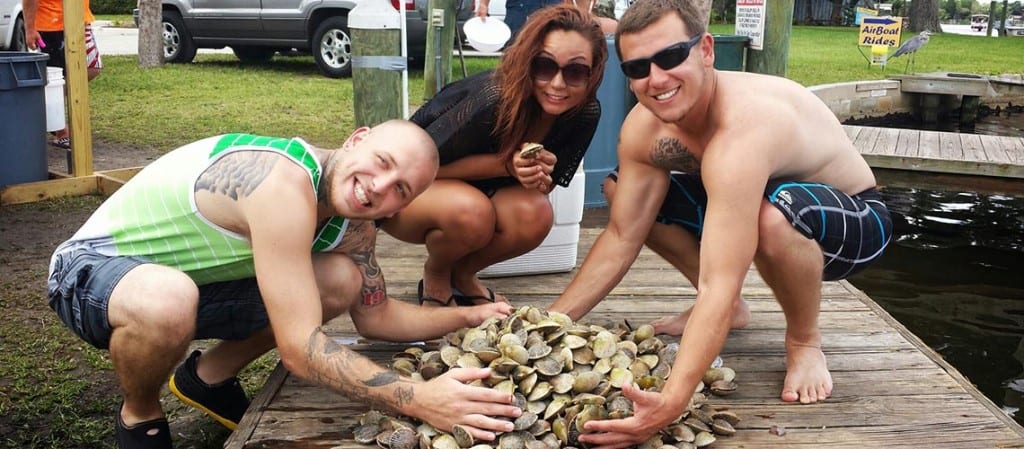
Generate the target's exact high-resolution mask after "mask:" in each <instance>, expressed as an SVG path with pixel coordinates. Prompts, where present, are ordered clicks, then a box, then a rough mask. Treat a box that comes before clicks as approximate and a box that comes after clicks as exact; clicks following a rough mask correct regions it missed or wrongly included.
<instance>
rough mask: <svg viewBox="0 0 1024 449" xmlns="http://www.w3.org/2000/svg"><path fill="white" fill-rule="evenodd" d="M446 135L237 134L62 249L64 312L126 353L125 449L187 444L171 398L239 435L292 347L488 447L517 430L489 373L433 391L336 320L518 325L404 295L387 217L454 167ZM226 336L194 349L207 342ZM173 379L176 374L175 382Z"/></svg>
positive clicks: (347, 382)
mask: <svg viewBox="0 0 1024 449" xmlns="http://www.w3.org/2000/svg"><path fill="white" fill-rule="evenodd" d="M437 167H438V157H437V149H436V148H435V147H434V143H433V140H431V138H430V136H429V135H427V134H426V133H425V132H424V131H423V130H421V129H420V128H419V127H418V126H416V125H414V124H412V123H411V122H406V121H390V122H386V123H384V124H381V125H378V126H377V127H375V128H373V129H367V128H360V129H358V130H356V131H355V132H354V133H353V134H352V135H351V136H350V137H349V138H348V140H347V141H346V142H345V144H344V145H343V146H342V147H341V148H340V149H337V150H329V149H321V148H316V147H314V146H312V145H309V144H307V143H306V142H304V141H302V140H301V139H297V138H295V139H281V138H272V137H261V136H253V135H247V134H227V135H223V136H215V137H211V138H208V139H203V140H200V141H198V142H194V143H191V144H189V145H186V146H184V147H181V148H178V149H176V150H173V151H171V152H169V153H167V154H166V155H164V156H162V157H161V158H159V159H157V160H156V161H154V162H153V163H152V164H150V165H149V166H147V167H146V168H145V169H143V170H142V171H141V172H139V173H138V174H137V175H135V177H134V178H132V179H131V180H130V181H129V182H128V183H126V184H125V185H124V186H123V187H122V188H121V189H120V190H118V191H117V192H116V193H115V194H114V195H113V196H111V197H110V198H109V199H108V200H106V201H105V202H104V203H103V204H102V205H101V206H100V207H99V209H97V211H96V212H95V213H94V214H93V215H92V217H90V218H89V220H88V221H86V223H85V224H84V225H83V226H82V228H81V229H79V231H78V232H77V233H75V235H74V236H73V237H72V238H71V239H70V240H68V241H66V242H64V243H63V244H61V245H60V246H59V247H58V248H57V250H56V251H55V252H54V255H53V258H52V261H51V267H50V277H49V283H48V284H49V300H50V306H51V307H52V308H53V309H54V310H55V311H56V312H57V314H58V316H59V317H60V318H61V320H62V321H64V323H65V324H66V325H67V326H68V327H69V328H71V329H72V330H73V331H74V332H75V333H76V334H77V335H79V337H81V338H82V339H83V340H85V341H86V342H88V343H90V344H92V345H93V346H96V347H97V348H101V349H109V350H110V358H111V360H112V361H113V363H114V371H115V373H116V374H117V376H118V379H119V380H120V383H121V389H122V392H123V397H124V401H123V403H122V405H121V407H119V408H118V412H117V414H116V420H115V423H116V437H117V442H118V446H119V447H121V448H122V449H135V448H160V449H167V448H170V447H171V437H170V433H169V430H168V424H167V419H166V418H165V417H164V414H163V411H162V409H161V407H160V390H161V386H162V385H163V383H164V382H166V381H167V379H168V376H170V381H169V387H170V390H171V391H172V392H173V393H174V394H175V395H177V396H178V397H179V398H181V399H182V400H183V401H184V402H186V403H187V404H189V405H192V406H194V407H197V408H199V409H201V410H202V411H204V412H206V413H208V414H210V415H211V416H212V417H214V418H215V419H217V420H218V421H220V422H221V424H223V425H225V426H227V427H229V428H231V429H234V428H235V426H237V424H238V421H239V419H240V418H241V417H242V415H243V414H244V412H245V410H246V408H247V406H248V399H247V398H246V396H245V392H244V391H243V390H242V388H241V386H240V385H239V384H238V381H237V379H236V378H235V376H236V375H237V373H238V372H239V370H241V369H242V368H243V367H245V366H246V365H248V364H249V363H250V362H252V361H253V360H255V359H256V358H257V357H259V356H260V355H262V354H263V353H265V352H266V351H268V350H270V349H271V348H274V347H277V349H278V352H279V354H280V356H281V361H282V363H283V364H284V366H285V367H287V368H288V370H289V371H291V372H292V373H293V374H295V375H297V376H299V377H302V378H305V379H308V380H311V381H313V382H316V383H318V384H320V385H323V386H325V387H328V388H330V389H332V390H335V391H338V392H340V393H342V394H345V395H348V396H350V397H352V398H354V399H358V400H361V401H364V402H366V403H368V404H370V405H372V406H375V407H378V408H383V409H387V410H391V411H395V412H399V413H402V414H405V415H409V416H415V417H418V418H420V419H423V420H425V421H427V422H429V423H431V424H433V425H434V426H436V427H438V428H440V429H446V430H447V429H450V428H451V427H452V425H454V424H463V425H465V426H466V427H468V428H469V429H470V431H471V432H472V433H473V434H474V436H475V437H476V438H477V439H480V440H490V439H493V438H494V433H493V431H511V430H512V427H513V426H512V423H510V422H507V421H501V420H498V419H495V418H492V417H491V416H494V415H499V416H510V417H515V416H518V415H519V410H518V409H517V408H516V407H513V406H512V405H511V404H510V397H509V396H508V395H507V394H502V393H499V392H497V391H495V390H490V389H486V388H482V387H472V386H468V385H465V384H464V382H468V381H471V380H473V379H480V378H484V377H487V376H488V375H489V372H488V370H485V369H469V370H467V369H463V370H452V372H450V373H449V374H446V375H445V376H441V377H439V378H435V379H432V380H430V381H429V382H417V381H414V380H413V379H410V378H407V377H402V376H399V375H398V374H397V373H395V372H394V371H390V370H387V369H384V368H382V367H380V366H378V365H377V364H375V363H373V362H372V361H370V360H369V359H367V358H365V357H363V356H362V355H359V354H357V353H355V352H353V351H352V350H350V349H348V348H347V347H346V346H345V345H342V344H339V343H338V342H336V341H335V340H334V339H332V338H331V337H330V336H328V335H326V334H325V333H324V332H323V331H322V330H321V327H320V326H321V324H323V323H324V322H326V321H328V320H330V319H331V318H334V317H336V316H339V315H341V314H343V313H348V314H349V315H350V316H351V318H352V321H353V323H355V325H356V328H357V329H358V331H359V333H360V334H362V335H364V336H366V337H369V338H377V339H387V340H392V341H412V340H421V339H427V338H435V337H439V336H441V335H444V334H445V333H447V332H450V331H452V330H455V329H458V328H461V327H466V326H476V325H478V324H480V323H481V322H483V321H484V320H485V319H486V318H488V317H490V316H497V317H504V316H508V314H509V312H510V309H511V306H509V305H508V304H507V303H496V304H486V305H482V306H476V307H459V308H434V309H421V308H419V307H416V306H414V305H412V304H408V303H405V302H402V301H395V300H391V299H389V298H388V297H387V292H386V290H385V285H384V278H383V276H382V274H381V270H380V266H379V265H377V261H376V258H375V256H374V245H375V241H376V240H375V239H376V228H375V226H374V223H373V220H374V219H378V218H381V217H388V216H392V215H394V214H395V213H397V212H398V211H399V210H400V209H402V208H403V207H405V206H406V205H408V204H409V202H410V201H412V200H413V198H415V197H416V196H417V195H419V194H420V193H422V192H423V191H424V190H426V188H427V186H429V185H430V183H431V182H432V181H433V179H434V176H435V174H436V173H437ZM209 338H215V339H220V340H222V341H221V342H220V343H218V344H217V345H216V346H213V347H212V348H209V349H207V350H206V351H203V352H200V351H195V352H193V353H192V354H191V355H190V356H189V357H188V358H187V359H186V360H185V363H183V364H181V365H180V366H179V367H178V368H177V369H175V365H176V364H178V362H179V360H181V358H182V355H183V354H184V353H185V350H186V349H187V348H188V347H189V343H190V342H191V341H192V340H193V339H209ZM172 373H173V374H172Z"/></svg>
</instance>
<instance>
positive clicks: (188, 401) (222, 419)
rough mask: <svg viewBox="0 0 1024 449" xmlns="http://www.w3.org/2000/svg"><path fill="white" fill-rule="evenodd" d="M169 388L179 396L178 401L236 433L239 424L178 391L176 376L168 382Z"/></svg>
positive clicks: (172, 376)
mask: <svg viewBox="0 0 1024 449" xmlns="http://www.w3.org/2000/svg"><path fill="white" fill-rule="evenodd" d="M167 387H168V388H170V390H171V393H174V395H175V396H177V397H178V399H179V400H181V402H184V403H186V404H188V405H190V406H192V407H195V408H197V409H199V410H201V411H202V412H203V413H206V414H207V415H210V417H211V418H213V419H215V420H217V422H219V423H220V424H221V425H222V426H224V427H227V428H228V429H231V430H232V431H234V430H235V429H236V428H237V427H238V423H236V422H234V421H232V420H230V419H227V418H225V417H223V416H220V415H218V414H216V413H214V412H213V410H210V409H208V408H206V407H203V406H202V405H201V404H199V403H198V402H196V401H193V400H192V399H189V398H188V397H187V396H185V395H184V394H182V392H181V391H179V390H178V386H177V385H175V383H174V375H173V374H171V380H169V381H167Z"/></svg>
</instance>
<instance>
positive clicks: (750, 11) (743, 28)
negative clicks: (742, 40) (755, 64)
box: [736, 0, 767, 50]
mask: <svg viewBox="0 0 1024 449" xmlns="http://www.w3.org/2000/svg"><path fill="white" fill-rule="evenodd" d="M765 1H767V0H736V34H738V35H740V36H747V37H749V38H750V48H751V49H753V50H762V49H763V48H764V9H765V8H764V3H765Z"/></svg>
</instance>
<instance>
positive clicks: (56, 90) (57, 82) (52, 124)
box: [46, 67, 67, 131]
mask: <svg viewBox="0 0 1024 449" xmlns="http://www.w3.org/2000/svg"><path fill="white" fill-rule="evenodd" d="M46 79H47V82H46V130H47V131H60V130H62V129H64V128H65V127H67V124H66V122H65V120H64V70H63V69H61V68H60V67H47V68H46Z"/></svg>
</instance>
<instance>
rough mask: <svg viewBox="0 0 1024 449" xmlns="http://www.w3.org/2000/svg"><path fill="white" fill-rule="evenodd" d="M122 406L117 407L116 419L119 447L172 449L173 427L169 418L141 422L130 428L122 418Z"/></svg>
mask: <svg viewBox="0 0 1024 449" xmlns="http://www.w3.org/2000/svg"><path fill="white" fill-rule="evenodd" d="M122 407H124V404H121V407H118V408H117V418H116V419H115V420H114V427H115V429H116V432H115V433H116V434H117V447H118V448H120V449H171V429H170V427H169V426H168V425H167V418H158V419H153V420H150V421H144V422H140V423H138V424H136V425H134V426H132V427H130V428H129V427H127V426H125V425H124V421H122V420H121V408H122Z"/></svg>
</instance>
